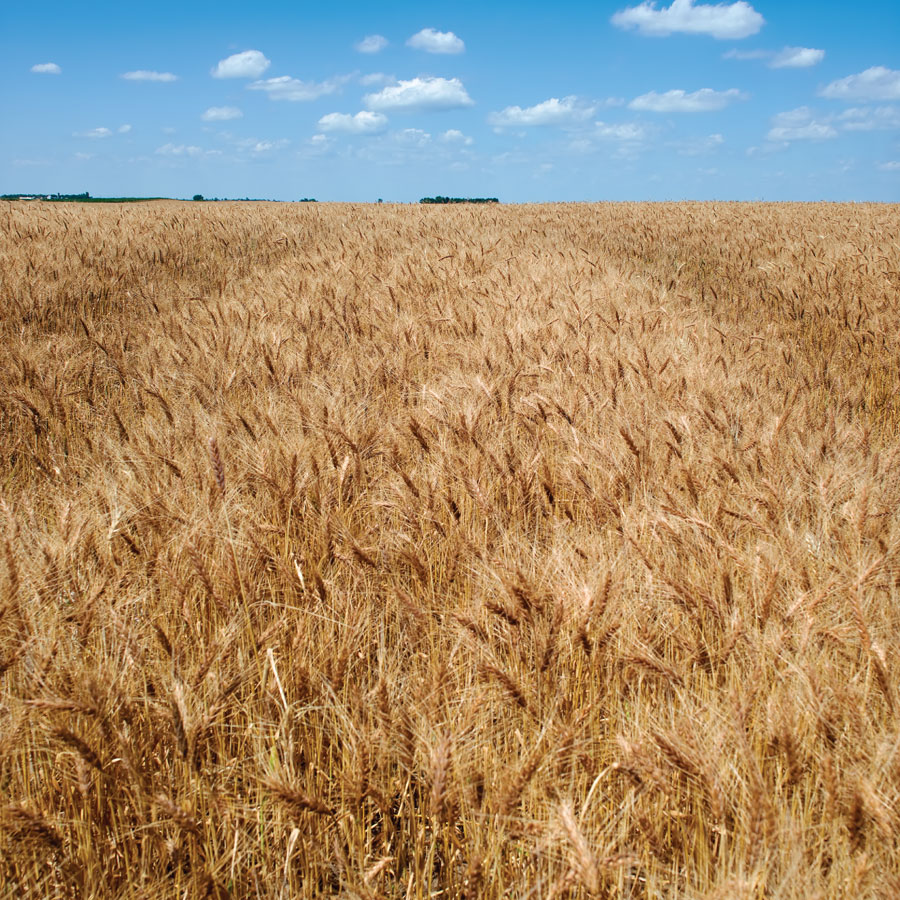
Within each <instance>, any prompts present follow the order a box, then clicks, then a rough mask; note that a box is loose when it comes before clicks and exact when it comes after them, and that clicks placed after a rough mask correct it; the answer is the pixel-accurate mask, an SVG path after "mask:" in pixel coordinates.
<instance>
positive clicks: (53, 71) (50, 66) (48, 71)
mask: <svg viewBox="0 0 900 900" xmlns="http://www.w3.org/2000/svg"><path fill="white" fill-rule="evenodd" d="M31 71H32V72H34V73H35V74H37V75H61V74H62V69H61V68H60V67H59V66H58V65H57V64H56V63H37V64H36V65H34V66H32V67H31Z"/></svg>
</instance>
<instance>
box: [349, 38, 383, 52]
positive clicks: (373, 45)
mask: <svg viewBox="0 0 900 900" xmlns="http://www.w3.org/2000/svg"><path fill="white" fill-rule="evenodd" d="M387 45H388V39H387V38H386V37H383V36H382V35H380V34H367V35H366V36H365V37H364V38H363V39H362V40H361V41H359V42H357V43H356V44H354V45H353V46H354V49H355V50H356V51H357V53H380V52H381V51H382V50H384V48H385V47H387Z"/></svg>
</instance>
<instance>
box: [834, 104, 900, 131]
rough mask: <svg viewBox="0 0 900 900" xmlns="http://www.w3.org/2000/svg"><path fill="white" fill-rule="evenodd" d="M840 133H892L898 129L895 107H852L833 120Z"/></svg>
mask: <svg viewBox="0 0 900 900" xmlns="http://www.w3.org/2000/svg"><path fill="white" fill-rule="evenodd" d="M833 121H834V122H836V123H837V125H838V127H840V129H841V130H842V131H892V130H895V129H900V108H898V107H896V106H876V107H872V106H862V107H859V106H854V107H851V108H850V109H845V110H844V111H843V112H842V113H841V114H840V115H839V116H835V117H834V119H833Z"/></svg>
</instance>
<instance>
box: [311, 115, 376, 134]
mask: <svg viewBox="0 0 900 900" xmlns="http://www.w3.org/2000/svg"><path fill="white" fill-rule="evenodd" d="M387 122H388V120H387V116H383V115H382V114H381V113H377V112H369V111H368V110H363V111H362V112H358V113H357V114H356V115H355V116H351V115H350V114H349V113H336V112H334V113H328V115H327V116H322V118H321V119H319V131H326V132H342V133H343V134H377V133H378V132H379V131H384V129H385V128H386V127H387Z"/></svg>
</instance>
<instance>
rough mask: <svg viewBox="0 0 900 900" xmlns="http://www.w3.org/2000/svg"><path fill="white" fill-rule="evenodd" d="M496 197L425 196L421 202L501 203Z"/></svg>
mask: <svg viewBox="0 0 900 900" xmlns="http://www.w3.org/2000/svg"><path fill="white" fill-rule="evenodd" d="M499 202H500V201H499V200H498V199H497V198H496V197H441V196H440V195H438V196H436V197H423V198H422V199H421V200H420V201H419V203H499Z"/></svg>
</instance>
